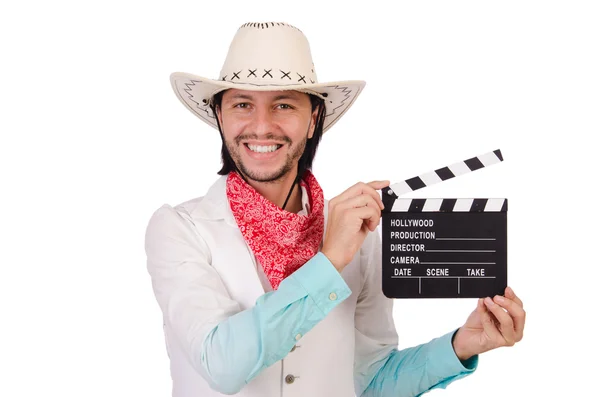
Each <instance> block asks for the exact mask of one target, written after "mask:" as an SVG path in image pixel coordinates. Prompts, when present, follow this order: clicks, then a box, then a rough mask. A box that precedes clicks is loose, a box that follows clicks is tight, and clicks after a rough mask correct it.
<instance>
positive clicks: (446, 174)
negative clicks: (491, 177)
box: [381, 149, 504, 212]
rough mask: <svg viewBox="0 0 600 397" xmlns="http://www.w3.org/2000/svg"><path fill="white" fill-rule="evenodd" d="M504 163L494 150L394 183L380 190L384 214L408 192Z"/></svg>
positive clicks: (498, 152) (497, 151) (499, 154)
mask: <svg viewBox="0 0 600 397" xmlns="http://www.w3.org/2000/svg"><path fill="white" fill-rule="evenodd" d="M501 161H504V159H503V158H502V153H501V152H500V149H498V150H494V151H493V152H489V153H486V154H483V155H480V156H476V157H472V158H470V159H467V160H464V161H460V162H458V163H454V164H452V165H449V166H447V167H442V168H439V169H437V170H435V171H431V172H427V173H425V174H422V175H419V176H415V177H413V178H410V179H406V180H405V181H402V182H398V183H394V184H393V185H390V186H389V187H385V188H383V189H381V193H382V195H381V196H382V197H381V199H382V201H383V205H384V207H385V208H384V212H389V211H391V210H392V207H393V205H394V202H395V201H396V199H397V198H398V197H399V196H401V195H403V194H405V193H408V192H412V191H415V190H418V189H421V188H424V187H427V186H431V185H434V184H436V183H439V182H443V181H445V180H447V179H451V178H454V177H456V176H459V175H463V174H467V173H469V172H472V171H476V170H478V169H481V168H484V167H488V166H490V165H493V164H497V163H499V162H501Z"/></svg>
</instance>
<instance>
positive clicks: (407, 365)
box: [145, 22, 525, 397]
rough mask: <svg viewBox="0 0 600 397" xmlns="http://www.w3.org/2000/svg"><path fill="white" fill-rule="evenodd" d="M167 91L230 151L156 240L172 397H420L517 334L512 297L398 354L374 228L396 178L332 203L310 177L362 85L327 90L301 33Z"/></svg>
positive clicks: (237, 47) (518, 308)
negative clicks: (324, 139) (213, 178)
mask: <svg viewBox="0 0 600 397" xmlns="http://www.w3.org/2000/svg"><path fill="white" fill-rule="evenodd" d="M171 83H172V86H173V89H174V91H175V93H176V94H177V96H178V98H179V99H180V100H181V102H182V103H183V104H184V105H185V106H186V107H187V108H188V109H189V110H190V111H192V112H193V113H194V114H195V115H197V116H198V117H200V118H201V119H202V120H203V121H205V122H206V123H208V124H209V125H211V126H213V127H215V128H216V129H217V130H218V131H219V132H220V134H221V137H222V139H223V145H222V157H223V167H222V169H221V170H220V171H219V174H220V175H221V177H220V178H219V179H218V180H217V182H216V183H215V184H214V185H213V186H212V187H211V188H210V189H209V190H208V192H207V193H206V195H205V196H203V197H198V198H195V199H192V200H189V201H186V202H184V203H181V204H179V205H177V206H175V207H171V206H170V205H168V204H164V205H163V206H161V207H160V208H159V209H158V210H156V211H155V213H154V214H153V215H152V217H151V219H150V221H149V224H148V227H147V231H146V246H145V247H146V253H147V257H148V271H149V273H150V275H151V279H152V285H153V289H154V293H155V295H156V299H157V301H158V304H159V305H160V308H161V310H162V312H163V318H164V331H165V337H166V343H167V351H168V354H169V357H170V362H171V376H172V379H173V396H176V397H184V396H185V397H187V396H190V397H191V396H194V397H197V396H203V397H205V396H221V395H229V394H236V393H237V395H240V396H247V397H259V396H260V397H275V396H302V397H306V396H311V397H320V396H323V397H331V396H333V397H337V396H340V397H350V396H354V395H356V396H417V395H420V394H423V393H425V392H427V391H428V390H431V389H433V388H439V387H442V388H443V387H446V386H447V385H448V384H449V383H451V382H453V381H455V380H457V379H460V378H462V377H465V376H466V375H468V374H470V373H472V372H473V371H474V370H475V368H476V367H477V362H478V355H479V354H481V353H483V352H485V351H488V350H491V349H494V348H497V347H500V346H510V345H513V344H514V343H516V342H518V341H519V340H520V339H521V338H522V335H523V328H524V322H525V312H524V310H523V303H522V302H521V301H520V299H519V298H518V297H517V296H516V295H515V294H514V292H513V291H512V290H510V289H507V291H506V293H505V296H504V297H499V296H497V297H494V298H493V300H492V299H489V298H487V299H485V300H481V299H480V300H479V302H478V304H477V307H476V309H475V310H474V311H473V313H472V314H471V315H470V316H469V318H468V319H467V321H466V322H465V324H464V325H463V326H462V327H461V328H459V329H458V330H452V331H450V332H448V333H447V334H446V335H443V336H441V337H439V338H436V339H434V340H432V341H429V342H428V343H424V344H422V345H419V346H415V347H412V348H407V349H403V350H400V351H398V350H397V347H398V335H397V332H396V330H395V324H394V320H393V317H392V304H393V301H392V300H391V299H388V298H386V297H385V296H384V295H383V293H382V290H381V240H380V238H379V234H378V233H377V231H376V228H377V225H378V224H379V221H380V218H381V209H382V208H383V204H382V201H381V198H380V196H379V194H378V192H377V190H379V189H382V188H383V187H386V186H387V185H388V184H389V182H388V181H373V182H370V183H357V184H356V185H354V186H352V187H350V188H348V189H347V190H346V191H344V192H343V193H342V194H340V195H339V196H337V197H335V198H333V199H332V200H331V201H326V200H325V199H324V198H323V191H322V190H321V188H320V186H319V184H318V182H317V179H316V178H315V176H314V175H313V174H312V172H311V167H312V161H313V158H314V155H315V153H316V149H317V145H318V142H319V140H320V139H321V136H322V134H323V133H324V132H325V131H327V130H328V129H329V128H331V126H332V125H333V124H334V123H335V122H336V121H337V120H338V119H339V118H340V117H341V116H342V115H343V114H344V113H345V112H346V111H347V110H348V109H349V108H350V106H351V105H352V104H353V103H354V101H355V100H356V98H357V96H358V95H359V93H360V92H361V90H362V88H363V87H364V85H365V83H364V82H363V81H342V82H333V83H318V82H317V77H316V73H315V69H314V64H313V62H312V56H311V53H310V48H309V44H308V41H307V40H306V38H305V36H304V35H303V33H302V32H300V30H298V29H297V28H295V27H293V26H291V25H288V24H284V23H273V22H269V23H249V24H245V25H243V26H242V27H240V28H239V30H238V31H237V34H236V35H235V37H234V39H233V41H232V43H231V45H230V48H229V52H228V54H227V58H226V60H225V63H224V66H223V68H222V71H221V74H220V76H219V79H217V80H211V79H206V78H203V77H199V76H194V75H189V74H186V73H174V74H173V75H172V76H171Z"/></svg>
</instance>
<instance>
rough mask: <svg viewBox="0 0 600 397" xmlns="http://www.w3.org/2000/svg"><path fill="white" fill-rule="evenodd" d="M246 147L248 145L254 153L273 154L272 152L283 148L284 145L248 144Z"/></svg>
mask: <svg viewBox="0 0 600 397" xmlns="http://www.w3.org/2000/svg"><path fill="white" fill-rule="evenodd" d="M244 145H246V147H247V148H248V149H250V150H251V151H253V152H255V153H271V152H274V151H276V150H277V149H279V148H280V147H281V146H283V145H268V146H262V145H249V144H247V143H245V144H244Z"/></svg>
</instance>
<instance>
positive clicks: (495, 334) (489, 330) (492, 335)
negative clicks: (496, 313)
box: [477, 299, 504, 341]
mask: <svg viewBox="0 0 600 397" xmlns="http://www.w3.org/2000/svg"><path fill="white" fill-rule="evenodd" d="M477 311H479V315H480V316H481V325H483V330H484V332H485V334H486V335H487V337H488V339H489V340H492V341H502V340H504V338H503V337H502V335H501V334H500V331H498V328H496V324H495V323H494V320H492V315H491V313H490V311H489V310H488V309H487V307H486V306H485V304H484V303H483V299H479V302H477Z"/></svg>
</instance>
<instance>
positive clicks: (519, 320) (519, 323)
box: [494, 295, 525, 342]
mask: <svg viewBox="0 0 600 397" xmlns="http://www.w3.org/2000/svg"><path fill="white" fill-rule="evenodd" d="M494 302H496V303H497V304H498V305H500V306H501V307H503V308H505V309H506V310H507V311H508V314H510V316H511V317H512V320H513V323H514V327H515V335H516V336H515V341H516V342H519V341H520V340H521V339H523V329H524V328H525V310H523V308H522V307H521V306H520V305H519V304H518V303H517V302H515V301H513V300H512V299H509V298H508V297H505V298H503V297H501V296H499V295H496V296H495V297H494Z"/></svg>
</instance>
